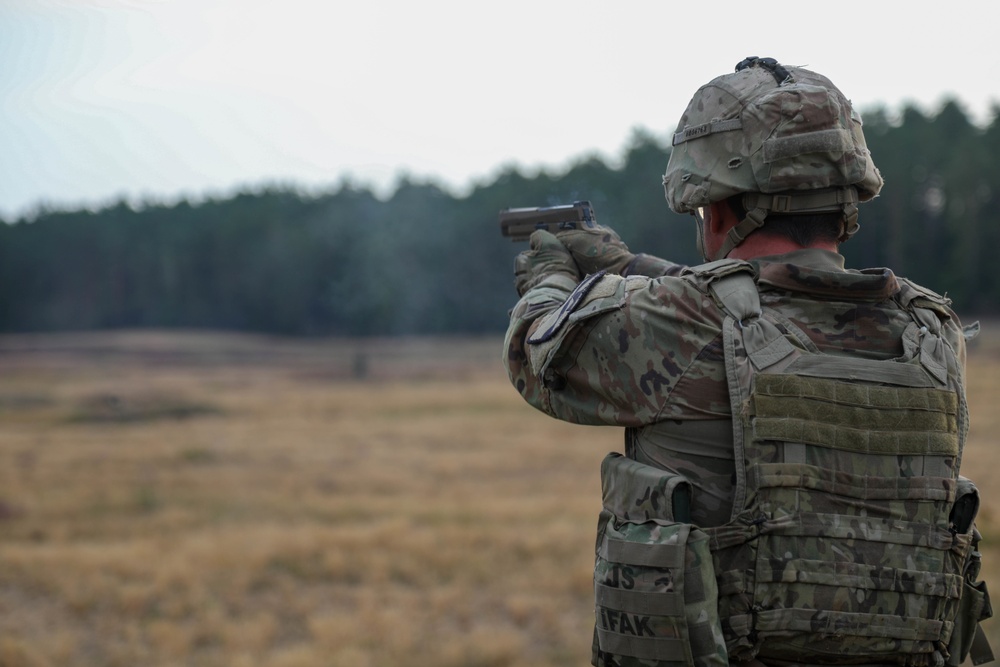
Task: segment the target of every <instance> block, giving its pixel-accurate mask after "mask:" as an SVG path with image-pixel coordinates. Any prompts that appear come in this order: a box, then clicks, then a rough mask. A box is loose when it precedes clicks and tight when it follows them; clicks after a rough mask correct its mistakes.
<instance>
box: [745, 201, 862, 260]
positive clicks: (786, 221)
mask: <svg viewBox="0 0 1000 667" xmlns="http://www.w3.org/2000/svg"><path fill="white" fill-rule="evenodd" d="M726 203H727V204H728V205H729V208H730V210H732V212H733V214H734V215H736V217H737V219H738V220H742V219H744V218H745V217H746V216H747V211H746V209H745V208H743V195H742V194H738V195H733V196H732V197H729V198H728V199H727V200H726ZM754 233H755V234H768V235H773V236H783V237H785V238H787V239H788V240H790V241H792V242H793V243H796V244H797V245H800V246H802V247H803V248H808V247H809V246H811V245H813V244H816V243H839V241H840V238H841V236H842V235H843V233H844V215H843V214H842V213H837V212H830V213H792V214H788V215H775V214H771V215H769V216H767V220H766V221H765V222H764V226H763V227H761V228H760V229H759V230H758V231H756V232H754Z"/></svg>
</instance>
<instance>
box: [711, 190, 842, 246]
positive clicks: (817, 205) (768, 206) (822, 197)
mask: <svg viewBox="0 0 1000 667" xmlns="http://www.w3.org/2000/svg"><path fill="white" fill-rule="evenodd" d="M743 206H744V208H745V209H746V210H747V215H746V217H745V218H743V220H741V221H740V222H739V224H737V225H735V226H734V227H733V228H732V229H730V230H729V233H728V234H726V238H725V239H723V241H722V245H721V246H720V247H719V251H718V252H717V253H716V256H715V257H711V258H709V257H706V259H710V260H719V259H724V258H725V257H726V256H727V255H728V254H729V253H731V252H732V251H733V248H735V247H736V246H738V245H739V244H741V243H743V241H745V240H746V238H747V237H748V236H750V234H752V233H753V232H755V231H757V230H758V229H760V228H761V227H763V226H764V221H765V219H766V218H767V216H768V214H770V213H779V214H782V213H784V214H794V213H821V212H826V211H829V212H834V211H840V212H842V213H843V215H844V233H843V234H842V235H841V237H840V239H839V240H840V241H841V242H843V241H846V240H847V239H849V238H851V237H852V236H854V234H855V233H856V232H857V231H858V228H859V227H860V225H858V191H857V190H856V189H854V188H829V189H824V190H814V191H806V192H794V193H784V194H762V193H747V194H745V195H743ZM703 234H704V230H701V234H699V238H700V237H701V236H702V235H703ZM701 247H702V248H704V243H703V242H702V243H701ZM702 256H703V257H704V256H705V251H704V249H702Z"/></svg>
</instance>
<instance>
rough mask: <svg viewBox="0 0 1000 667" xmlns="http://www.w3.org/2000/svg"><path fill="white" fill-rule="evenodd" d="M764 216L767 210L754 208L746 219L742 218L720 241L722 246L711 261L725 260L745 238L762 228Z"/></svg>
mask: <svg viewBox="0 0 1000 667" xmlns="http://www.w3.org/2000/svg"><path fill="white" fill-rule="evenodd" d="M766 216H767V209H763V208H755V209H753V210H752V211H749V212H747V217H745V218H743V220H742V221H741V222H740V223H739V224H738V225H736V226H734V227H733V228H732V229H730V230H729V233H728V234H726V238H725V239H723V240H722V245H721V246H719V251H718V252H717V253H716V254H715V255H716V256H715V257H712V258H711V259H725V258H726V256H727V255H728V254H729V253H731V252H732V251H733V249H734V248H735V247H736V246H738V245H739V244H741V243H743V241H744V240H745V239H746V237H748V236H750V234H752V233H753V232H755V231H757V230H758V229H760V228H761V227H763V226H764V218H765V217H766ZM703 254H704V253H703Z"/></svg>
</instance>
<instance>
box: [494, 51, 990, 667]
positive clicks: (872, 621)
mask: <svg viewBox="0 0 1000 667" xmlns="http://www.w3.org/2000/svg"><path fill="white" fill-rule="evenodd" d="M881 186H882V177H881V175H880V174H879V173H878V170H877V169H876V168H875V167H874V165H873V164H872V162H871V159H870V156H869V153H868V150H867V147H866V146H865V142H864V136H863V134H862V132H861V119H860V117H859V116H857V114H856V113H855V112H854V111H853V109H852V107H851V105H850V102H849V101H848V100H847V99H846V97H844V96H843V94H842V93H840V91H839V90H837V89H836V87H835V86H833V84H832V83H830V82H829V80H828V79H826V78H825V77H822V76H820V75H817V74H815V73H812V72H808V71H806V70H802V69H800V68H791V67H790V68H785V67H783V66H781V65H780V64H778V63H777V62H776V61H774V60H772V59H760V58H748V59H746V60H745V61H743V62H741V63H740V64H739V65H737V67H736V72H735V73H734V74H730V75H726V76H723V77H718V78H716V79H714V80H713V81H711V82H710V83H709V84H706V85H705V86H703V87H702V88H701V89H700V90H699V91H698V93H696V95H695V97H694V98H693V99H692V101H691V103H690V104H689V105H688V108H687V110H686V111H685V113H684V115H683V116H682V118H681V122H680V124H679V131H678V132H677V134H675V136H674V141H673V150H672V152H671V156H670V160H669V163H668V165H667V170H666V174H665V175H664V187H665V191H666V195H667V200H668V203H669V204H670V207H671V208H672V209H673V210H674V211H676V212H681V213H695V214H696V219H697V220H698V222H699V226H701V225H702V222H703V221H702V217H701V209H702V208H703V207H708V208H709V211H710V213H711V216H712V219H711V222H712V223H713V225H715V226H714V227H712V228H711V229H712V233H711V235H709V234H706V232H705V228H701V229H700V234H699V241H705V242H704V243H702V245H701V249H702V252H703V254H708V253H712V254H713V256H712V257H707V258H706V259H711V260H715V261H713V262H710V263H709V264H706V265H702V266H699V267H690V268H688V267H683V266H680V265H677V264H673V263H670V262H667V261H664V260H659V259H656V258H650V257H647V256H642V255H639V256H635V255H632V254H631V253H630V252H628V249H627V248H626V247H625V246H624V244H621V243H620V241H619V240H618V239H617V235H614V234H613V232H611V231H610V230H602V229H597V230H590V231H589V232H587V231H565V230H564V231H561V232H560V233H559V235H558V236H553V235H552V234H549V233H547V232H542V231H536V232H535V233H534V234H533V235H532V248H531V251H529V252H527V253H522V254H521V255H519V256H518V258H517V260H516V261H515V284H516V285H517V288H518V292H519V293H520V294H521V295H522V298H521V300H520V301H519V302H518V303H517V305H516V307H515V308H514V309H513V310H512V312H511V321H510V327H509V328H508V331H507V336H506V339H505V354H506V363H507V370H508V374H509V376H510V379H511V381H512V383H513V384H514V386H515V387H516V388H517V390H518V391H519V392H520V393H521V395H522V396H523V397H524V398H525V400H526V401H528V402H529V403H530V404H531V405H533V406H535V407H536V408H538V409H539V410H542V411H544V412H546V413H547V414H549V415H552V416H553V417H556V418H558V419H562V420H565V421H569V422H573V423H577V424H606V425H618V426H623V427H625V428H626V437H625V455H626V456H625V457H621V456H620V455H614V454H612V455H609V457H608V458H606V459H605V461H604V463H603V464H602V487H603V494H604V498H603V500H604V509H603V511H602V515H601V519H600V521H599V524H598V525H599V528H598V540H597V549H596V561H595V598H596V609H595V611H596V625H595V642H594V656H593V664H595V665H598V666H601V667H603V666H605V665H610V666H611V667H631V666H633V665H635V666H638V665H641V666H647V665H668V664H669V665H678V664H683V665H695V666H696V667H723V666H724V665H726V664H728V663H729V661H730V660H734V661H750V660H754V659H758V658H763V659H766V660H774V661H778V664H784V663H795V664H800V663H803V661H806V662H812V663H821V664H862V663H883V664H885V663H892V664H896V663H898V664H902V665H910V666H913V667H923V666H934V667H943V666H944V665H945V664H948V665H958V664H959V662H960V660H962V659H964V656H965V655H966V654H968V653H969V651H970V644H971V643H974V642H975V641H977V640H978V637H979V636H980V635H981V630H979V628H978V623H979V621H981V620H983V619H984V618H987V617H988V616H989V614H990V613H991V612H990V611H989V602H988V595H987V594H986V590H985V585H983V584H982V583H981V582H978V581H977V576H978V572H979V565H978V552H977V551H976V548H977V546H976V545H977V543H978V538H977V536H976V533H975V529H974V527H973V525H972V522H973V520H974V517H975V510H976V509H977V508H978V503H979V500H978V491H976V490H975V487H974V485H973V484H971V482H970V481H969V480H966V479H965V478H961V477H960V476H959V467H960V463H961V452H962V447H963V445H964V442H965V436H966V434H967V430H968V414H967V407H966V402H965V388H964V377H965V335H964V331H963V328H962V326H961V324H960V322H959V320H958V318H957V317H956V316H955V313H954V312H953V311H952V310H951V308H950V302H948V301H947V299H945V298H943V297H940V296H938V295H936V294H934V293H933V292H930V291H928V290H925V289H923V288H921V287H919V286H917V285H914V284H913V283H910V282H908V281H906V280H904V279H900V278H897V277H896V276H895V275H893V273H892V272H891V271H890V270H888V269H867V270H863V271H855V270H846V269H845V268H844V259H843V257H841V256H840V255H839V254H837V253H835V252H832V251H828V250H822V249H820V248H818V247H815V248H808V249H803V250H798V251H794V252H788V253H785V254H781V255H772V256H765V257H756V258H754V259H752V260H751V261H750V262H749V264H748V263H746V262H737V261H735V260H727V259H724V258H725V257H727V255H728V254H729V253H730V251H731V250H732V249H733V248H735V247H737V246H739V245H740V244H741V243H742V242H743V241H744V240H745V239H746V238H747V236H749V235H750V234H752V233H753V232H754V231H756V230H757V229H759V228H760V227H762V226H764V225H765V223H766V222H767V221H768V220H770V219H771V217H772V216H798V217H792V218H791V221H792V223H794V224H807V222H808V221H812V224H817V225H818V224H821V222H822V220H826V221H830V217H829V216H827V215H826V214H830V213H832V214H834V217H833V219H834V220H839V221H840V222H841V228H840V230H839V233H840V234H841V236H840V240H841V241H844V240H847V239H848V238H849V237H850V236H851V235H852V234H853V233H854V232H855V231H856V230H857V227H858V226H857V213H858V211H857V204H858V203H861V202H864V201H867V200H870V199H871V198H872V197H874V196H876V195H877V194H878V192H879V190H880V188H881ZM736 197H739V198H740V202H741V204H742V208H743V210H744V213H745V216H744V217H743V219H742V220H739V221H738V222H735V223H733V224H731V225H729V227H728V230H727V235H726V236H725V238H722V237H721V236H720V235H721V233H722V230H723V229H726V228H723V227H719V226H718V224H717V222H718V220H719V219H720V218H718V217H717V216H719V215H721V213H720V211H721V209H720V207H721V206H723V205H727V206H731V207H733V206H735V204H734V203H733V200H734V199H735V198H736ZM723 200H727V201H726V202H723ZM733 210H734V211H735V210H736V209H735V208H733ZM816 216H819V218H820V219H822V220H820V219H817V217H816ZM588 234H589V236H588ZM609 240H610V242H609ZM707 241H712V242H713V243H712V244H709V243H708V242H707ZM716 241H720V242H719V243H715V242H716ZM748 254H749V253H748ZM585 273H586V274H589V275H586V276H585V277H584V275H583V274H585ZM749 273H752V274H753V278H752V279H751V278H750V277H748V275H749ZM974 637H976V639H974ZM988 653H989V651H988V647H987V648H986V650H985V651H973V654H974V655H977V654H978V656H979V658H978V659H981V660H985V659H986V657H987V655H988ZM989 657H990V658H991V657H992V656H989ZM977 664H979V663H978V662H977Z"/></svg>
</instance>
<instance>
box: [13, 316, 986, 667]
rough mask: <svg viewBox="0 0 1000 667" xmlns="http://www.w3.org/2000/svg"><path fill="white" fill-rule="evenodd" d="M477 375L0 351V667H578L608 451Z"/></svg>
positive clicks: (607, 432) (457, 357)
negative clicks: (601, 466) (603, 464)
mask: <svg viewBox="0 0 1000 667" xmlns="http://www.w3.org/2000/svg"><path fill="white" fill-rule="evenodd" d="M499 353H500V352H499V341H495V340H491V341H464V340H450V341H438V342H434V341H368V342H358V343H351V342H331V341H289V340H282V339H269V338H259V337H249V336H221V335H207V334H193V333H192V334H177V333H175V334H169V335H168V334H157V333H118V334H93V335H87V336H82V335H76V336H68V335H67V336H37V337H26V336H6V337H0V476H2V478H0V481H2V483H0V563H2V564H3V567H0V666H2V667H9V666H13V665H25V666H28V665H32V666H33V665H69V664H72V665H164V666H167V665H226V666H229V665H232V666H234V667H243V666H246V667H250V666H253V665H275V666H277V667H282V666H287V667H299V666H312V665H336V666H339V665H350V666H351V667H368V666H371V667H390V666H392V667H395V666H400V665H407V666H409V665H413V666H416V667H419V666H422V665H427V666H428V667H430V666H431V665H433V666H434V667H449V666H454V667H458V666H469V667H474V666H482V667H489V666H498V667H499V666H503V665H515V664H516V665H526V666H542V665H583V664H587V662H588V658H589V644H590V633H591V622H592V612H591V604H592V601H591V595H592V593H591V581H590V578H591V571H590V570H591V567H592V547H593V539H594V535H593V530H594V527H595V525H596V515H597V511H598V509H599V503H600V498H599V496H600V491H599V481H598V466H599V463H600V460H601V458H602V457H603V455H604V454H605V452H606V451H608V450H610V449H615V448H619V443H620V439H621V436H620V433H619V432H618V431H617V430H616V429H605V428H585V427H575V426H571V425H567V424H562V423H559V422H557V421H555V420H552V419H549V418H547V417H545V416H543V415H541V414H539V413H536V412H535V411H533V410H532V409H531V408H529V407H527V406H525V405H524V404H523V403H522V402H521V400H520V398H519V397H518V396H517V395H516V393H515V392H514V391H513V389H511V388H510V387H509V386H508V385H507V383H506V379H505V377H504V375H503V372H502V368H501V365H500V363H499ZM998 371H1000V338H998V339H989V338H988V337H987V336H984V340H983V341H982V342H981V343H980V344H979V345H978V346H977V347H976V348H975V349H974V350H973V354H972V357H971V358H970V385H971V388H972V396H973V399H974V403H973V405H972V411H973V418H974V431H973V437H972V440H971V442H970V445H969V448H968V451H967V455H966V466H965V472H966V474H967V475H969V476H972V477H973V478H974V479H976V480H977V482H978V483H979V485H980V488H984V489H988V488H991V487H993V488H996V485H994V484H992V482H993V481H994V480H993V476H994V475H1000V470H998V466H997V462H998V457H997V455H996V454H995V453H994V452H993V451H992V445H993V441H994V437H995V436H994V434H996V433H998V431H1000V414H998V411H996V410H995V409H994V408H993V406H994V405H996V404H997V402H998V398H1000V372H998ZM987 503H988V504H987V505H986V506H985V507H984V509H983V513H982V517H983V518H982V520H981V527H982V528H983V532H984V533H985V534H986V535H987V538H988V540H989V542H990V545H991V546H990V549H988V551H987V557H988V558H989V557H990V555H991V551H992V544H993V543H998V544H1000V531H997V530H996V521H997V508H1000V504H998V503H1000V496H998V497H990V496H989V495H987ZM989 503H991V504H989ZM994 558H995V559H997V560H1000V551H998V552H997V554H996V556H994ZM988 567H989V568H990V569H989V571H988V572H989V573H988V576H989V575H990V574H992V573H994V572H997V571H998V568H1000V566H998V565H997V564H996V563H994V562H993V560H990V562H989V564H988ZM994 644H996V645H998V646H1000V641H997V640H995V641H994Z"/></svg>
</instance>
